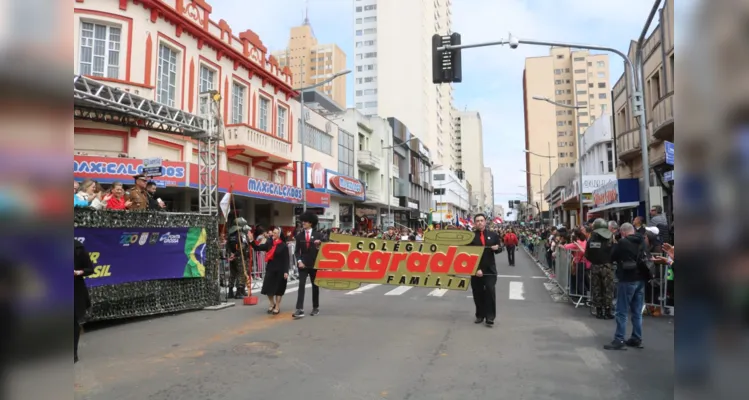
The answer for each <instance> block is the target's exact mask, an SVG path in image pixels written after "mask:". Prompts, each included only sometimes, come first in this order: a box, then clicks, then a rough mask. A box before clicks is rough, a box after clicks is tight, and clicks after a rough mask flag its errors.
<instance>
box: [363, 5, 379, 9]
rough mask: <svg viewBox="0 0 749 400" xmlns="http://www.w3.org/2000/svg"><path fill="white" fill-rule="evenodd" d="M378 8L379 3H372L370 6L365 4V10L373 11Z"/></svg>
mask: <svg viewBox="0 0 749 400" xmlns="http://www.w3.org/2000/svg"><path fill="white" fill-rule="evenodd" d="M376 9H377V4H372V5H370V6H364V11H372V10H376Z"/></svg>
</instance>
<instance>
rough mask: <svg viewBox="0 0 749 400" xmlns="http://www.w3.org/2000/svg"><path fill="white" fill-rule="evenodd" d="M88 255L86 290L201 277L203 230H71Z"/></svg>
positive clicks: (202, 274)
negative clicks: (91, 271)
mask: <svg viewBox="0 0 749 400" xmlns="http://www.w3.org/2000/svg"><path fill="white" fill-rule="evenodd" d="M74 235H75V239H76V240H78V241H80V242H81V243H83V245H84V246H85V247H86V250H88V252H89V254H90V255H91V262H92V263H93V264H94V274H93V275H91V276H88V277H86V285H87V286H89V287H94V286H103V285H117V284H120V283H127V282H138V281H150V280H156V279H175V278H203V277H205V266H204V262H205V247H206V233H205V229H203V228H75V230H74Z"/></svg>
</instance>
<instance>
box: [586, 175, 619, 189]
mask: <svg viewBox="0 0 749 400" xmlns="http://www.w3.org/2000/svg"><path fill="white" fill-rule="evenodd" d="M614 181H616V174H606V175H583V193H593V192H594V191H595V190H596V189H598V188H600V187H603V186H605V185H607V184H609V183H611V182H614Z"/></svg>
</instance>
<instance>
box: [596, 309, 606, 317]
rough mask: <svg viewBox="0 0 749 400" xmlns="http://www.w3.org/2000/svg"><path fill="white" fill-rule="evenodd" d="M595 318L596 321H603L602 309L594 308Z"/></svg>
mask: <svg viewBox="0 0 749 400" xmlns="http://www.w3.org/2000/svg"><path fill="white" fill-rule="evenodd" d="M596 318H597V319H604V316H603V307H596Z"/></svg>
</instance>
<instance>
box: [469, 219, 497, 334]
mask: <svg viewBox="0 0 749 400" xmlns="http://www.w3.org/2000/svg"><path fill="white" fill-rule="evenodd" d="M473 223H474V224H475V225H476V231H475V233H476V236H475V237H474V238H473V242H471V244H470V246H482V247H483V248H484V253H483V254H482V255H481V259H480V260H479V270H478V271H476V276H472V277H471V290H472V291H473V302H474V304H476V321H474V322H476V323H477V324H480V323H482V322H485V323H486V326H487V327H489V328H491V327H492V326H494V319H495V318H496V316H497V295H496V291H495V289H496V286H497V264H496V260H495V259H494V255H495V254H499V253H501V252H502V245H501V244H500V243H501V242H500V238H499V235H498V234H497V233H494V232H490V231H488V230H486V216H485V215H484V214H476V215H474V216H473Z"/></svg>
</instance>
